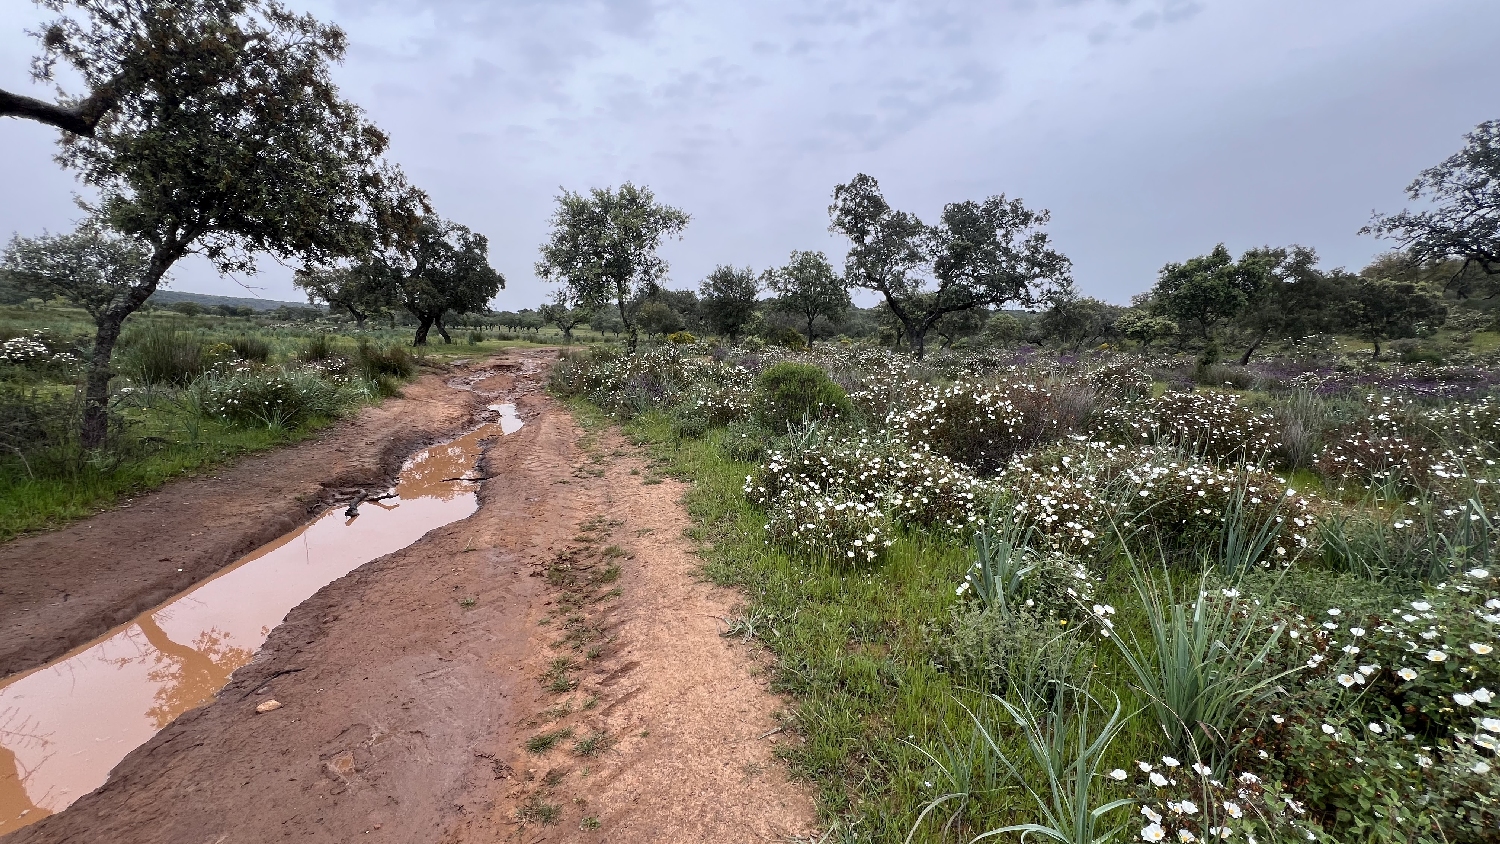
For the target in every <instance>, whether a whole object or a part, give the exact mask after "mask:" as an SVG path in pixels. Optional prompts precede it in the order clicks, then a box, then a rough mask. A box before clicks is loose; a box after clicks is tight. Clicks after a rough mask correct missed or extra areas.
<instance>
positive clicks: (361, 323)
mask: <svg viewBox="0 0 1500 844" xmlns="http://www.w3.org/2000/svg"><path fill="white" fill-rule="evenodd" d="M344 307H346V308H348V309H349V315H350V316H352V317H354V330H355V331H364V330H365V320H366V319H368V318H369V316H370V315H369V314H367V313H365V312H364V311H361V310H357V309H356V308H355V307H354V306H353V305H345V306H344Z"/></svg>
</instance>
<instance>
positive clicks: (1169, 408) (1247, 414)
mask: <svg viewBox="0 0 1500 844" xmlns="http://www.w3.org/2000/svg"><path fill="white" fill-rule="evenodd" d="M1095 432H1096V436H1098V437H1100V438H1102V439H1108V440H1110V441H1113V442H1123V443H1165V444H1168V445H1172V446H1176V447H1177V448H1181V449H1183V450H1184V451H1187V452H1189V453H1192V454H1197V455H1201V456H1203V457H1208V458H1212V459H1216V460H1231V459H1233V460H1251V461H1254V460H1258V459H1261V458H1263V457H1264V456H1265V455H1267V454H1269V453H1271V452H1272V451H1274V450H1275V449H1276V448H1277V446H1278V444H1279V443H1280V435H1281V433H1282V431H1281V428H1280V426H1278V425H1277V422H1276V420H1275V419H1274V418H1273V417H1272V416H1271V415H1270V414H1267V413H1261V412H1258V411H1255V410H1252V409H1251V408H1248V407H1246V406H1245V405H1244V404H1242V403H1241V402H1240V397H1239V396H1237V395H1235V394H1233V393H1211V392H1210V393H1167V394H1165V395H1163V396H1161V397H1160V398H1155V399H1151V400H1149V401H1144V402H1133V403H1130V404H1124V405H1120V406H1118V407H1114V408H1110V409H1109V410H1107V411H1105V412H1103V413H1102V414H1101V419H1100V421H1099V424H1098V426H1097V427H1096V429H1095Z"/></svg>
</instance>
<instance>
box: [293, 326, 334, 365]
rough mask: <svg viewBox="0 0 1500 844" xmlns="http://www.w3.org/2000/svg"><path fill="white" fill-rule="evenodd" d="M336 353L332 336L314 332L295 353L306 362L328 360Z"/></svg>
mask: <svg viewBox="0 0 1500 844" xmlns="http://www.w3.org/2000/svg"><path fill="white" fill-rule="evenodd" d="M337 354H338V351H337V350H336V349H335V348H334V345H333V337H332V335H329V334H322V333H319V334H314V335H313V336H311V337H309V338H308V339H307V342H306V343H305V344H303V346H302V350H301V351H299V352H298V353H297V359H298V360H301V361H306V362H307V363H317V362H318V361H325V360H328V359H330V358H332V357H334V356H335V355H337Z"/></svg>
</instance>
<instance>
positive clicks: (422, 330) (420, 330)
mask: <svg viewBox="0 0 1500 844" xmlns="http://www.w3.org/2000/svg"><path fill="white" fill-rule="evenodd" d="M431 328H432V317H429V316H418V317H417V336H416V338H415V339H413V340H412V341H411V344H412V345H413V346H425V345H427V332H428V331H429V330H430V329H431Z"/></svg>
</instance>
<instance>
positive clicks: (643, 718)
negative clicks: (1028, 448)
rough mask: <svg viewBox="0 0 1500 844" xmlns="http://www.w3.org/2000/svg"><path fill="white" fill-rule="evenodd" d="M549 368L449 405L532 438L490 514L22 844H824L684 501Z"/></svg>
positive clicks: (494, 453) (496, 457) (496, 487)
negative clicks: (563, 399) (726, 632)
mask: <svg viewBox="0 0 1500 844" xmlns="http://www.w3.org/2000/svg"><path fill="white" fill-rule="evenodd" d="M546 358H547V354H546V353H543V352H540V351H536V352H514V353H511V354H509V355H508V356H507V357H506V358H505V359H504V360H501V361H498V362H494V363H493V364H492V365H493V374H487V373H485V372H474V373H472V374H470V375H469V376H468V377H467V378H466V379H464V382H463V383H461V384H457V385H456V386H458V387H463V386H469V387H472V388H473V389H474V390H477V391H479V392H478V393H477V395H476V397H477V398H478V399H479V403H480V404H481V405H482V404H488V403H493V402H502V401H513V402H514V403H515V404H516V405H517V406H518V409H519V413H520V416H521V417H522V419H524V420H525V423H526V424H525V427H523V428H522V429H521V430H520V431H518V432H517V433H514V434H511V435H509V436H506V437H503V438H499V439H497V440H496V441H495V442H494V443H493V444H492V445H491V447H490V449H489V451H488V452H487V454H486V457H485V461H484V464H483V465H484V467H485V474H487V475H489V476H490V479H489V480H487V481H486V482H485V483H484V484H483V485H482V487H481V492H480V497H481V506H480V508H479V510H478V512H476V513H475V514H474V515H473V516H471V517H470V518H468V519H466V520H463V521H460V522H456V523H454V524H451V525H448V526H446V527H443V528H439V529H437V530H434V531H432V532H431V533H429V534H428V535H427V536H425V537H424V538H423V539H421V540H419V541H418V542H417V543H415V544H414V545H412V546H409V547H408V548H406V549H404V550H403V551H400V552H397V553H395V554H391V555H389V556H387V557H383V558H381V559H379V560H376V561H375V562H373V563H370V564H368V565H366V566H364V567H362V568H360V569H357V570H355V571H354V572H353V573H351V574H350V575H348V576H346V577H344V578H342V579H340V580H338V581H336V582H334V583H332V584H330V585H329V586H327V587H325V588H324V589H323V590H321V591H320V592H319V593H318V594H316V595H315V596H313V597H312V598H311V599H309V600H308V601H307V602H305V603H303V604H302V605H300V606H299V607H297V608H296V609H294V610H293V611H292V612H291V613H289V614H288V616H287V618H286V621H285V622H284V623H283V624H282V625H281V626H280V627H278V628H276V629H275V630H274V631H273V632H272V633H271V636H270V638H269V639H268V640H267V642H266V644H265V646H264V648H263V649H262V651H261V652H260V654H259V655H258V656H257V657H256V658H255V660H254V661H253V662H252V663H251V664H250V665H247V666H246V667H244V668H242V669H240V670H239V671H238V672H236V674H235V675H234V677H233V679H232V680H231V681H230V683H229V685H228V686H227V687H226V688H225V689H224V691H223V692H222V693H221V694H220V695H219V697H218V699H217V700H216V701H215V702H214V703H212V704H210V705H208V706H206V707H203V708H201V709H198V710H195V711H193V712H190V713H188V714H187V715H185V716H183V717H181V718H179V719H178V720H177V721H176V722H174V723H173V724H172V725H170V726H169V727H167V728H166V729H165V730H163V731H162V732H161V733H160V734H158V735H157V736H156V738H154V739H153V740H152V741H150V742H148V743H147V744H146V745H144V746H142V747H141V748H139V749H138V750H136V751H135V752H134V753H132V754H131V755H130V756H128V757H127V758H126V759H125V760H124V761H123V762H121V763H120V765H119V766H118V767H117V768H116V769H115V771H114V772H113V773H112V774H111V777H110V780H109V782H108V783H106V784H105V785H104V786H103V787H101V788H100V789H99V790H98V791H96V792H94V793H93V794H91V795H88V796H86V797H84V798H82V799H80V800H79V801H78V802H77V803H75V804H74V805H73V806H72V807H71V808H69V809H68V810H66V811H64V812H61V813H59V814H57V815H54V816H52V817H49V818H46V819H44V820H42V821H41V822H39V823H37V824H35V825H33V826H30V827H26V828H24V829H22V830H20V831H18V832H17V833H15V834H14V835H12V836H10V837H8V838H6V839H4V840H5V844H18V842H40V841H81V840H98V841H112V842H137V841H139V842H185V843H186V842H191V844H203V842H223V843H224V844H229V842H264V841H273V840H283V839H298V840H313V841H349V840H355V839H358V840H361V841H380V840H386V841H392V842H418V841H445V842H446V841H454V842H479V841H526V842H536V841H542V840H545V841H548V842H556V841H575V840H578V841H641V842H651V841H661V842H667V841H671V842H680V841H747V840H767V841H785V840H788V839H789V838H792V837H796V836H804V835H807V834H808V833H809V832H810V831H811V828H812V825H813V822H814V814H813V805H812V801H811V798H810V796H809V794H808V792H807V790H806V789H805V788H804V787H803V786H801V785H799V784H796V783H793V782H790V781H789V780H788V779H787V776H786V773H785V769H784V768H783V767H782V766H781V765H780V763H779V762H777V761H776V760H775V759H774V757H773V755H772V752H773V749H774V743H775V742H776V741H781V740H787V739H786V738H785V735H784V734H780V733H777V732H776V726H777V724H776V721H775V719H774V713H775V712H776V710H777V708H778V707H779V706H781V705H782V704H781V701H779V700H778V698H776V697H775V696H774V695H772V694H771V693H769V692H768V691H766V690H765V687H764V678H763V677H762V676H760V675H759V673H758V668H757V661H756V658H754V657H753V655H751V654H750V653H748V652H747V651H746V650H745V646H743V645H741V644H737V643H735V642H733V641H732V640H729V639H725V638H721V637H720V636H719V631H720V630H721V629H722V623H721V621H720V619H722V618H726V617H729V616H730V614H731V612H732V606H733V604H734V601H735V595H734V593H732V592H730V591H727V590H723V589H719V588H717V587H714V586H711V585H709V584H707V583H704V582H703V581H702V580H700V579H699V578H698V577H697V575H696V572H697V569H698V566H699V562H698V560H697V558H696V557H695V556H694V555H693V553H692V547H691V544H690V543H689V542H688V540H687V539H686V538H685V537H684V534H683V531H684V529H685V528H686V527H687V526H688V521H687V517H686V515H685V514H684V513H683V511H682V508H681V506H680V504H679V498H680V496H681V493H682V488H681V486H680V485H678V484H676V483H674V482H672V481H663V482H660V483H653V482H648V481H655V480H656V479H655V478H651V477H650V473H649V470H648V469H647V468H646V466H645V464H644V463H642V462H641V461H640V460H639V459H637V458H636V457H634V456H633V455H632V454H631V453H630V450H629V449H628V448H627V447H626V446H625V445H624V443H623V442H622V441H621V439H620V438H619V437H618V436H617V435H615V434H613V433H610V432H600V433H594V434H589V433H585V432H584V431H582V430H581V429H580V428H579V427H578V426H577V425H576V424H575V423H574V421H573V420H572V418H571V416H570V415H569V414H568V413H567V412H566V411H565V410H563V409H561V408H559V407H558V406H557V405H555V404H554V403H553V402H552V401H551V400H549V399H548V398H546V397H545V396H544V395H542V393H541V392H540V384H541V380H542V378H543V377H544V375H545V363H546ZM450 380H451V379H450ZM450 390H452V395H451V396H450V397H449V398H448V400H449V401H454V402H457V403H459V404H460V405H461V406H463V407H465V408H468V407H470V406H472V402H470V401H469V396H470V395H471V394H469V393H460V392H458V391H457V390H453V389H452V388H450ZM466 412H467V411H466ZM270 698H274V699H276V700H277V701H279V702H280V703H281V704H282V706H281V708H279V709H276V710H275V711H271V712H267V713H264V714H256V713H255V707H256V705H257V704H259V703H261V702H263V701H265V700H267V699H270ZM549 739H550V741H549Z"/></svg>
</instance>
